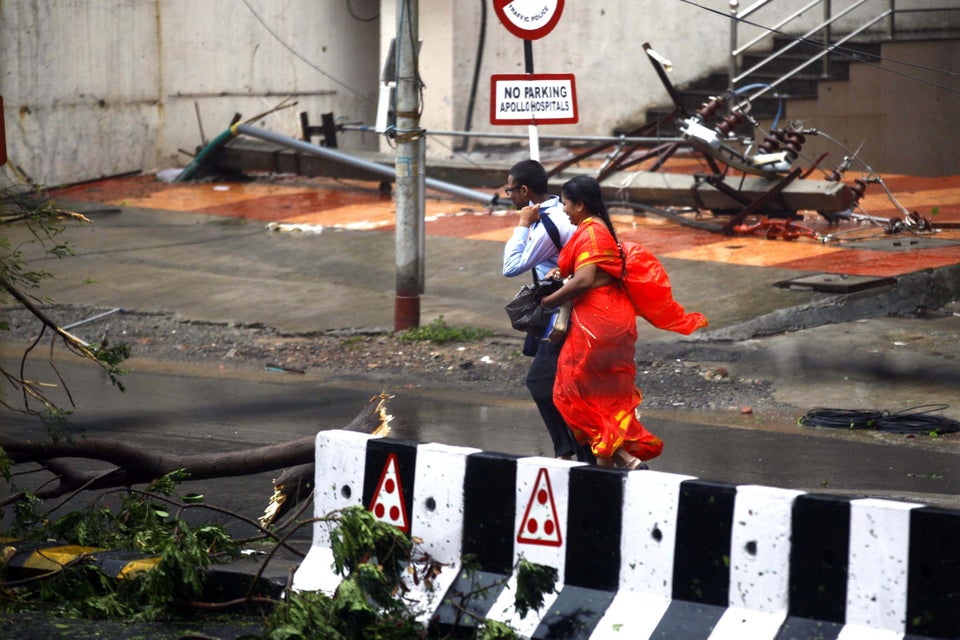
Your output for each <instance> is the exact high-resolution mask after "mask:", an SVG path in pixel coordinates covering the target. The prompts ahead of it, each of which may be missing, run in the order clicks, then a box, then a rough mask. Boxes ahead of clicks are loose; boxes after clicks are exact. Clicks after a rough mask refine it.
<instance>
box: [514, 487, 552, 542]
mask: <svg viewBox="0 0 960 640" xmlns="http://www.w3.org/2000/svg"><path fill="white" fill-rule="evenodd" d="M517 542H526V543H527V544H537V545H543V546H545V547H559V546H560V545H561V544H562V542H563V540H562V538H561V535H560V522H559V520H558V519H557V507H556V506H555V505H554V502H553V489H552V488H551V487H550V476H549V475H548V474H547V470H546V469H544V468H541V469H540V472H539V473H538V474H537V481H536V483H535V484H534V486H533V493H532V494H530V501H529V502H528V503H527V512H526V513H525V514H523V521H522V522H521V523H520V531H518V532H517Z"/></svg>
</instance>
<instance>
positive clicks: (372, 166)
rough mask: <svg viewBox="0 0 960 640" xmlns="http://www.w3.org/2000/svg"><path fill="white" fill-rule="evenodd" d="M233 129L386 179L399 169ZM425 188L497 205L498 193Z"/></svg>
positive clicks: (435, 184)
mask: <svg viewBox="0 0 960 640" xmlns="http://www.w3.org/2000/svg"><path fill="white" fill-rule="evenodd" d="M234 129H236V132H237V133H242V134H243V135H246V136H250V137H251V138H259V139H260V140H265V141H267V142H273V143H274V144H279V145H282V146H284V147H289V148H291V149H296V150H297V151H301V152H303V153H308V154H310V155H314V156H319V157H321V158H325V159H327V160H332V161H333V162H339V163H341V164H345V165H347V166H351V167H355V168H357V169H363V170H364V171H369V172H370V173H373V174H376V175H378V176H383V177H385V178H395V177H396V169H395V168H394V167H387V166H384V165H382V164H378V163H376V162H370V161H369V160H362V159H360V158H355V157H353V156H351V155H349V154H347V153H343V152H342V151H334V150H333V149H327V148H325V147H318V146H317V145H315V144H310V143H309V142H304V141H303V140H297V139H296V138H291V137H289V136H285V135H282V134H279V133H274V132H273V131H267V130H265V129H258V128H257V127H251V126H250V125H246V124H240V125H236V126H235V127H234ZM426 186H427V187H428V188H430V189H434V190H436V191H442V192H444V193H449V194H450V195H454V196H457V197H458V198H463V199H464V200H470V201H473V202H480V203H483V204H487V205H492V204H494V202H496V199H497V198H496V195H495V194H494V195H491V194H488V193H483V192H480V191H474V190H472V189H465V188H464V187H461V186H458V185H455V184H451V183H449V182H443V181H442V180H435V179H432V178H426Z"/></svg>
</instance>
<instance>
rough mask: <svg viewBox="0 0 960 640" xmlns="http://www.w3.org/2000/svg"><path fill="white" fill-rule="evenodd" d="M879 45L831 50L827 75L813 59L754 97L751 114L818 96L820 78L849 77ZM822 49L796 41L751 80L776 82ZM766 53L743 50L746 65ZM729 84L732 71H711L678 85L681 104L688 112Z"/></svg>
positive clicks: (658, 112) (662, 110) (654, 112)
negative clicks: (855, 64)
mask: <svg viewBox="0 0 960 640" xmlns="http://www.w3.org/2000/svg"><path fill="white" fill-rule="evenodd" d="M790 42H791V40H790V39H788V38H786V37H784V36H776V37H775V38H774V42H773V49H774V50H778V49H779V48H780V47H783V46H785V45H786V44H789V43H790ZM880 47H881V43H879V42H862V43H853V44H849V43H848V44H847V45H845V46H844V48H843V51H837V52H834V53H831V54H830V60H829V71H828V72H827V74H826V75H824V74H823V73H821V67H820V66H818V65H816V63H814V64H813V65H811V66H810V67H808V68H807V69H806V70H804V71H801V72H800V73H797V74H795V75H794V76H792V77H791V78H789V79H787V80H784V81H782V82H781V83H780V84H779V85H778V86H777V88H776V90H775V91H772V92H767V93H765V94H764V95H762V96H760V97H759V98H757V99H755V100H753V101H752V103H751V104H752V110H751V114H752V115H753V117H755V118H757V119H759V120H770V119H773V118H774V117H775V116H776V114H777V110H778V109H779V108H780V104H781V99H782V100H788V99H790V98H816V97H817V86H818V85H819V83H820V82H821V81H823V80H847V79H849V77H850V65H851V64H853V63H857V62H863V61H870V60H875V59H877V57H878V56H879V55H880ZM822 50H823V49H822V47H819V46H817V45H815V44H812V43H811V44H800V45H797V46H795V47H794V48H793V49H791V50H790V51H789V52H788V53H785V54H783V55H781V56H780V57H778V58H776V59H775V60H773V61H771V62H770V63H768V64H767V65H766V66H765V67H764V68H763V70H762V72H758V73H755V74H753V75H751V76H750V83H762V84H770V83H773V82H775V81H777V80H779V79H780V78H781V77H782V76H783V74H784V73H786V72H788V71H790V70H792V69H794V68H796V67H797V66H798V65H800V64H802V63H804V62H806V61H807V60H809V59H810V58H811V57H812V56H814V55H816V54H817V53H820V52H821V51H822ZM767 55H768V53H764V52H756V53H748V54H744V56H743V65H744V66H745V67H748V68H749V67H750V66H753V65H755V64H758V63H759V62H761V61H762V59H763V58H765V57H766V56H767ZM729 87H730V74H729V73H724V72H712V73H709V74H707V75H706V76H703V77H701V78H698V79H697V80H694V81H693V82H691V83H689V84H687V85H685V86H683V87H679V88H677V96H678V98H679V100H680V104H682V105H683V107H684V108H685V109H686V110H687V111H688V112H689V113H693V112H694V111H695V110H696V109H697V108H699V107H700V105H702V104H703V103H704V102H707V101H708V100H710V98H712V97H714V96H721V95H723V94H724V93H726V92H727V91H728V89H729ZM784 108H786V107H784ZM672 110H673V105H663V106H660V107H654V108H652V109H649V110H647V113H646V117H647V122H653V121H654V120H656V119H657V118H659V117H660V116H662V115H665V114H667V113H670V112H671V111H672ZM786 115H787V114H786V113H785V112H784V113H781V117H784V116H786Z"/></svg>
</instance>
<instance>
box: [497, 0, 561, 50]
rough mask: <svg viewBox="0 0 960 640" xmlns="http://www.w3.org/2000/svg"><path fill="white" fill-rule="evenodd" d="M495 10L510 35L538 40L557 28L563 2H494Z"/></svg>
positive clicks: (515, 0) (521, 0)
mask: <svg viewBox="0 0 960 640" xmlns="http://www.w3.org/2000/svg"><path fill="white" fill-rule="evenodd" d="M493 10H494V11H495V12H496V13H497V17H498V18H499V19H500V22H502V23H503V26H505V27H506V28H507V30H508V31H509V32H510V33H512V34H513V35H515V36H517V37H518V38H522V39H524V40H538V39H540V38H542V37H543V36H545V35H547V34H548V33H550V32H551V31H553V28H554V27H555V26H557V23H558V22H559V21H560V14H561V13H562V12H563V0H493Z"/></svg>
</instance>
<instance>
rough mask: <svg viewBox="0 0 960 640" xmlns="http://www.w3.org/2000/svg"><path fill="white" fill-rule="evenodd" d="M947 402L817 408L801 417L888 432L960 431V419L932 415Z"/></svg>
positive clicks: (809, 423)
mask: <svg viewBox="0 0 960 640" xmlns="http://www.w3.org/2000/svg"><path fill="white" fill-rule="evenodd" d="M949 407H950V405H947V404H924V405H919V406H917V407H913V408H911V409H904V410H903V411H897V412H896V413H890V412H889V411H859V410H856V409H813V410H811V411H808V412H807V413H806V415H804V416H803V417H801V418H800V420H799V421H798V422H799V423H800V424H801V425H802V426H805V427H824V428H828V429H877V430H879V431H885V432H887V433H905V434H911V435H915V434H929V435H943V434H945V433H956V432H957V431H960V422H958V421H957V420H954V419H952V418H947V417H945V416H937V415H930V414H931V413H932V412H934V411H942V410H944V409H947V408H949Z"/></svg>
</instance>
